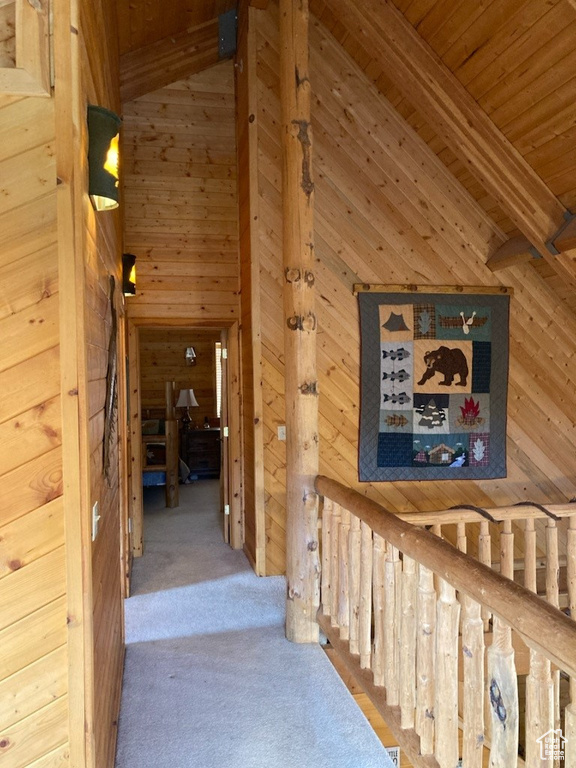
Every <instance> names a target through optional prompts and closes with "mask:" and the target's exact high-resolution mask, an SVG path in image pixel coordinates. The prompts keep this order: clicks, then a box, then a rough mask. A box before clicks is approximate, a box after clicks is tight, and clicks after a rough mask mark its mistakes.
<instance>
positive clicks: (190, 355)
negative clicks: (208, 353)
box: [186, 347, 196, 365]
mask: <svg viewBox="0 0 576 768" xmlns="http://www.w3.org/2000/svg"><path fill="white" fill-rule="evenodd" d="M186 365H196V350H195V349H194V347H186Z"/></svg>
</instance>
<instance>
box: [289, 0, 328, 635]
mask: <svg viewBox="0 0 576 768" xmlns="http://www.w3.org/2000/svg"><path fill="white" fill-rule="evenodd" d="M308 16H309V11H308V0H280V95H281V101H282V147H283V170H282V198H283V248H284V280H285V282H284V312H285V329H284V353H285V360H284V371H285V386H286V433H287V446H286V447H287V451H286V577H287V582H288V584H287V601H286V637H287V638H288V639H289V640H292V641H293V642H298V643H307V642H317V640H318V625H317V624H316V610H317V608H318V604H319V572H320V568H319V559H318V529H317V519H318V496H317V494H316V491H315V489H314V480H315V477H316V475H317V474H318V383H317V374H316V315H315V306H314V293H315V291H314V245H313V230H314V226H313V224H314V222H313V214H314V184H313V182H312V169H311V152H312V134H311V128H310V79H309V73H308Z"/></svg>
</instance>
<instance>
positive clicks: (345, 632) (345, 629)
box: [338, 508, 350, 640]
mask: <svg viewBox="0 0 576 768" xmlns="http://www.w3.org/2000/svg"><path fill="white" fill-rule="evenodd" d="M340 517H341V522H340V554H339V558H338V561H339V563H340V569H339V584H338V591H339V596H338V626H339V627H340V639H341V640H348V638H349V637H350V625H349V621H350V591H349V584H348V534H349V532H350V512H348V510H347V509H344V508H342V509H341V511H340Z"/></svg>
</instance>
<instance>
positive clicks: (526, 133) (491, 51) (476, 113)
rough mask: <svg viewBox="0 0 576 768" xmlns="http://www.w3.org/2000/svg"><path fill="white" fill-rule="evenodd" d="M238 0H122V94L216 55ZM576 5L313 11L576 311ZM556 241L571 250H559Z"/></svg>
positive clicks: (326, 3)
mask: <svg viewBox="0 0 576 768" xmlns="http://www.w3.org/2000/svg"><path fill="white" fill-rule="evenodd" d="M270 2H273V0H270ZM250 4H252V5H256V6H263V5H266V0H251V2H250ZM235 5H236V3H234V2H233V0H211V1H208V0H174V1H173V2H171V3H170V4H166V3H164V2H162V0H120V1H119V2H118V4H117V9H118V25H119V37H120V54H121V86H122V95H123V100H124V101H128V100H130V99H132V98H135V97H136V96H138V95H141V94H143V93H145V92H147V91H150V90H154V89H156V88H159V87H162V86H164V85H166V84H168V83H169V82H171V81H173V80H177V79H179V78H181V77H185V76H186V75H188V74H192V73H193V72H194V71H199V70H201V69H203V68H205V67H207V66H210V65H212V64H214V63H216V61H217V60H218V45H217V43H218V40H217V37H218V26H217V17H218V15H219V14H221V13H223V12H225V11H227V10H230V9H231V8H233V7H235ZM575 6H576V3H575V0H545V1H543V0H480V1H479V2H477V3H473V4H471V3H470V2H468V0H363V2H362V3H356V2H353V1H352V0H310V7H311V11H312V13H313V14H314V15H315V16H316V17H317V18H318V19H320V20H321V22H322V23H323V24H324V25H325V26H326V27H327V28H328V29H329V30H330V31H331V32H332V34H333V35H334V36H335V37H336V39H337V40H338V41H339V42H340V43H341V44H342V46H343V47H344V48H345V49H346V50H347V51H348V52H349V53H350V54H351V55H352V57H353V58H354V59H355V61H356V62H357V63H358V64H359V65H360V66H361V67H362V69H363V70H364V72H365V73H366V76H367V77H368V78H369V79H370V80H372V81H373V82H374V83H375V84H376V85H377V87H378V88H379V90H380V91H381V92H382V93H383V94H384V95H385V96H386V97H387V98H388V99H389V100H390V102H391V103H392V104H393V105H394V106H395V108H396V109H397V110H398V111H399V112H400V114H401V115H402V116H403V117H404V118H405V119H406V120H407V121H408V122H409V123H410V125H412V127H413V128H415V130H416V131H417V132H418V133H419V134H420V136H421V137H422V138H423V139H424V140H425V141H426V142H427V143H428V144H429V146H430V147H431V149H432V150H433V151H434V152H435V153H436V154H437V155H438V156H439V157H440V158H441V160H442V161H443V162H444V163H445V165H446V166H447V167H448V168H449V169H450V171H451V172H452V173H453V174H454V176H455V177H456V178H457V179H458V180H459V181H460V182H461V183H462V184H463V185H464V187H465V188H466V189H467V190H468V191H469V192H470V194H471V195H472V196H473V197H474V198H475V199H476V200H477V201H478V202H479V203H480V205H481V206H482V207H483V208H484V209H485V210H486V211H487V212H488V214H489V215H490V216H491V218H492V219H494V221H495V222H496V223H497V224H498V225H499V226H500V228H501V229H502V230H503V231H504V232H505V233H506V234H507V235H508V236H509V237H510V238H511V240H510V241H509V242H508V243H507V244H506V246H505V248H504V250H503V251H501V252H500V253H499V254H498V257H499V258H501V259H502V261H501V265H502V264H503V265H506V264H509V263H513V262H514V261H515V260H516V259H518V260H520V259H532V262H531V263H532V265H533V266H534V268H535V269H537V270H538V271H539V272H540V274H541V275H542V277H543V278H545V279H546V280H548V281H550V283H551V284H552V286H553V287H554V289H555V290H556V291H557V292H558V293H559V294H560V295H561V296H562V297H563V298H564V299H565V300H566V301H568V303H570V304H571V306H573V307H575V308H576V291H575V290H574V289H575V287H576V236H575V235H573V232H572V229H573V228H574V229H576V224H574V223H573V224H572V225H571V226H570V227H569V229H568V232H567V233H565V235H564V237H563V238H562V237H559V236H558V232H559V230H560V229H561V227H562V226H563V225H564V224H565V220H566V217H568V216H569V213H570V211H576V153H575V152H574V147H575V142H576V106H575V104H576V7H575ZM551 240H553V241H554V242H555V244H556V247H557V248H558V250H560V251H562V253H560V254H559V255H553V254H552V253H551V250H554V249H551V247H550V245H547V242H548V241H551ZM535 255H536V256H540V257H543V258H537V259H535V258H533V257H534V256H535ZM498 266H499V265H498V264H495V268H497V267H498Z"/></svg>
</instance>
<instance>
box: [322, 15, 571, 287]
mask: <svg viewBox="0 0 576 768" xmlns="http://www.w3.org/2000/svg"><path fill="white" fill-rule="evenodd" d="M324 3H325V5H326V6H327V7H328V8H330V10H331V11H332V13H333V14H334V15H335V17H336V18H337V19H338V21H339V22H340V23H341V24H344V25H345V26H346V27H347V29H348V31H349V33H350V34H351V35H352V36H354V37H355V38H356V39H357V40H358V41H359V42H360V43H361V44H362V46H363V47H364V49H365V50H367V51H370V52H371V55H372V57H373V59H374V60H375V61H377V62H378V63H379V64H380V66H381V67H382V69H383V71H384V72H385V73H386V75H387V77H388V78H389V79H391V80H392V82H393V83H394V85H395V86H396V88H398V90H399V91H401V92H402V93H403V94H404V96H405V97H406V98H407V99H408V100H409V101H410V102H411V103H412V104H413V106H414V107H415V108H416V109H417V110H418V111H419V112H420V113H421V114H422V115H423V116H424V117H425V118H426V120H427V121H428V123H429V125H430V126H431V127H432V128H433V129H434V130H435V131H436V133H437V134H438V135H439V136H440V137H441V138H442V139H443V140H444V142H445V143H446V145H447V146H448V147H449V149H451V150H452V152H454V154H455V155H457V156H458V157H459V159H460V160H461V161H462V162H463V163H464V165H465V166H466V168H468V170H469V171H470V173H471V174H473V175H474V177H475V178H476V179H477V180H478V181H479V182H480V183H481V184H482V186H483V187H484V188H485V189H486V191H487V192H488V193H489V194H491V195H492V196H493V197H494V198H495V200H496V201H497V202H498V203H499V204H500V206H501V207H502V209H503V210H504V211H505V212H506V213H507V214H508V216H509V217H510V218H511V219H512V221H513V222H514V223H515V224H516V226H517V227H518V229H519V230H520V232H521V233H522V234H523V235H524V237H525V238H527V240H528V241H529V244H530V245H531V246H534V247H535V249H536V250H537V251H538V253H540V254H541V255H542V256H543V257H544V258H545V259H546V260H547V261H549V262H550V264H551V265H552V267H553V269H554V270H555V271H557V272H558V274H560V275H561V276H562V278H563V279H565V280H567V281H569V282H570V284H572V285H573V286H574V287H575V288H576V254H573V253H571V254H562V255H561V256H553V255H552V254H551V253H550V251H549V249H548V248H547V245H546V243H547V242H548V241H550V239H551V238H553V237H554V235H555V233H557V232H558V231H559V229H560V227H561V226H562V224H563V222H564V213H565V209H564V207H563V206H562V204H561V203H560V202H559V200H558V199H557V198H556V197H555V196H554V194H553V193H552V192H551V190H550V189H549V188H548V187H547V186H546V185H545V184H544V182H543V181H542V179H541V178H540V177H539V176H538V175H537V174H536V172H535V171H534V170H533V169H532V168H531V167H530V166H529V165H528V163H527V162H526V161H525V160H524V158H523V157H522V156H521V155H520V153H519V152H518V151H517V150H516V149H515V148H514V147H513V145H512V144H511V143H510V142H509V141H508V140H507V139H506V137H505V136H504V135H503V134H502V133H501V131H500V130H499V129H498V128H497V127H496V126H495V125H494V123H493V122H492V121H491V120H490V118H489V117H488V115H487V114H486V113H485V112H484V111H483V110H482V108H481V107H480V106H479V105H478V104H477V102H476V101H475V100H474V98H473V97H472V96H471V95H470V94H469V93H468V91H467V90H466V89H465V88H464V86H463V85H462V84H461V83H460V82H459V81H458V80H457V78H456V77H455V76H454V75H453V74H452V72H450V70H449V69H448V68H447V67H446V66H445V65H444V64H443V63H442V61H441V60H440V59H439V57H438V56H437V55H436V54H435V53H434V51H432V49H431V48H430V46H429V45H428V44H427V43H426V42H425V41H424V40H423V39H422V38H421V37H420V35H418V33H417V32H416V30H415V29H414V28H413V27H412V25H411V24H410V23H409V22H408V21H407V20H406V19H405V18H404V16H403V15H402V14H401V13H400V11H398V9H397V8H396V7H395V6H394V5H393V3H392V2H391V0H363V2H362V3H358V4H357V3H353V2H351V0H324Z"/></svg>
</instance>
